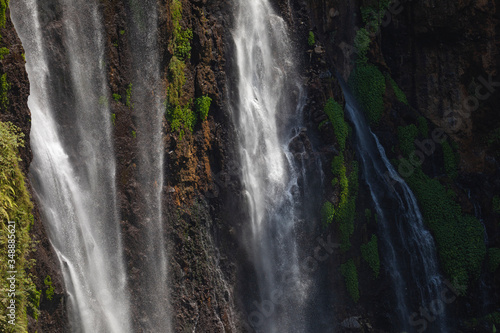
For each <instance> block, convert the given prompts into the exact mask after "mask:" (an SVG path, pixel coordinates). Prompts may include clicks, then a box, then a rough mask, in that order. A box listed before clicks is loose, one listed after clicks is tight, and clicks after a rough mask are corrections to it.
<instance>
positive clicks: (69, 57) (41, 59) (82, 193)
mask: <svg viewBox="0 0 500 333" xmlns="http://www.w3.org/2000/svg"><path fill="white" fill-rule="evenodd" d="M10 7H11V16H12V20H13V22H14V24H15V27H16V30H17V32H18V34H19V36H20V38H21V40H22V42H23V45H24V48H25V51H26V60H27V63H26V69H27V72H28V75H29V80H30V84H31V90H30V97H29V101H28V105H29V108H30V110H31V114H32V131H31V144H32V149H33V162H32V165H31V177H32V179H33V187H34V190H35V194H36V197H37V199H38V202H39V203H40V207H41V209H42V212H43V215H44V223H45V226H46V227H47V230H48V234H49V238H50V241H51V243H52V245H53V246H54V249H55V251H56V253H57V256H58V258H59V261H60V264H61V267H62V272H63V277H64V281H65V284H66V289H67V293H68V303H69V304H68V307H69V308H68V310H69V313H70V323H71V326H72V331H74V332H116V333H122V332H130V331H131V327H130V315H129V307H130V305H129V299H128V291H127V288H126V287H127V274H126V271H125V267H124V264H123V258H122V252H123V249H122V244H121V234H120V225H119V222H120V220H119V213H118V207H117V198H116V186H115V162H114V161H115V158H114V150H113V145H112V130H111V119H110V114H111V113H110V110H109V107H108V105H107V103H106V102H105V98H103V96H109V92H108V90H107V83H106V75H105V73H106V71H105V66H104V47H103V45H104V41H103V31H102V30H103V29H102V26H101V17H100V14H99V11H98V6H97V3H96V2H93V1H87V0H71V1H70V0H61V1H43V2H42V1H36V0H18V1H11V3H10ZM56 21H57V22H60V24H61V25H60V26H59V25H58V24H57V23H55V22H56Z"/></svg>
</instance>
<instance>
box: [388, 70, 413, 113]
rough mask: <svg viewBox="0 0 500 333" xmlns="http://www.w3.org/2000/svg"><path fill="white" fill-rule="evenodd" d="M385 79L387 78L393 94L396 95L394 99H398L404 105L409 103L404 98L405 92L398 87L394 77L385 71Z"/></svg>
mask: <svg viewBox="0 0 500 333" xmlns="http://www.w3.org/2000/svg"><path fill="white" fill-rule="evenodd" d="M386 76H387V79H388V80H389V83H390V84H391V87H392V90H393V91H394V94H395V95H396V99H397V100H398V101H400V102H401V103H404V104H406V105H409V103H408V99H407V98H406V94H405V93H404V92H403V90H401V88H399V86H398V84H397V83H396V81H394V79H393V78H392V77H391V76H390V75H389V73H386Z"/></svg>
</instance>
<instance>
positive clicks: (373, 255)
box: [361, 235, 380, 277]
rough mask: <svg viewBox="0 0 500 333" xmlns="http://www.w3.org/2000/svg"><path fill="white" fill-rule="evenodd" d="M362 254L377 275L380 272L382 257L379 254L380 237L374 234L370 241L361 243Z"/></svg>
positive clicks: (376, 275)
mask: <svg viewBox="0 0 500 333" xmlns="http://www.w3.org/2000/svg"><path fill="white" fill-rule="evenodd" d="M361 256H362V257H363V259H364V260H365V261H366V262H367V263H368V265H369V266H370V268H371V269H372V270H373V274H375V277H378V275H379V273H380V258H379V255H378V239H377V236H376V235H372V238H371V239H370V241H369V242H368V243H366V244H363V245H361Z"/></svg>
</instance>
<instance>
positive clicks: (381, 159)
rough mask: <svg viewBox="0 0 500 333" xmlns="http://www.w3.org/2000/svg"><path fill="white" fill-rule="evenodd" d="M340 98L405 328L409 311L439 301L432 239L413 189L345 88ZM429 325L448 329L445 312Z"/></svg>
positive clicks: (435, 329) (408, 327)
mask: <svg viewBox="0 0 500 333" xmlns="http://www.w3.org/2000/svg"><path fill="white" fill-rule="evenodd" d="M344 96H345V97H346V110H347V113H348V115H349V118H350V119H351V121H352V123H353V124H354V127H355V132H356V148H357V151H358V154H359V155H358V157H359V159H360V161H361V163H362V166H363V175H364V179H365V181H366V183H367V184H368V187H369V189H370V193H371V197H372V199H373V202H374V205H375V209H376V213H377V216H378V226H379V232H380V236H381V238H382V243H383V244H382V246H383V249H382V251H381V252H382V253H383V254H384V260H385V262H386V267H388V269H389V275H390V277H391V278H392V283H393V288H394V291H395V294H396V305H397V312H398V317H399V324H396V325H395V326H396V327H397V328H398V329H400V330H407V331H410V330H411V329H412V328H411V327H412V325H411V323H412V319H411V317H412V314H413V313H412V312H413V311H417V312H418V309H419V307H428V306H429V305H430V304H431V302H432V301H434V300H439V299H440V295H441V292H442V291H443V290H444V288H445V287H444V285H443V281H442V277H441V275H440V273H439V270H438V262H437V256H436V248H435V246H434V240H433V238H432V235H431V234H430V233H429V231H427V230H426V229H425V227H424V224H423V218H422V214H421V213H420V210H419V208H418V204H417V200H416V198H415V196H414V194H413V192H412V191H411V190H410V188H409V187H408V185H407V184H406V182H405V181H404V180H403V179H402V178H401V177H400V176H399V175H398V173H397V172H396V170H395V169H394V167H393V166H392V164H391V163H390V162H389V160H388V159H387V156H386V154H385V150H384V148H383V147H382V145H381V144H380V142H379V141H378V138H377V136H376V135H375V134H373V133H372V132H371V130H370V128H369V127H368V125H367V123H366V121H365V119H364V118H363V116H362V115H361V113H360V111H359V110H358V109H357V107H356V105H355V102H354V100H353V99H352V97H351V96H350V94H349V92H348V91H347V89H346V88H345V87H344ZM411 301H413V302H417V303H418V304H414V303H413V304H412V303H411ZM410 306H413V307H410ZM410 309H412V311H410ZM419 318H420V317H419ZM428 324H429V328H430V327H433V329H432V331H433V332H446V331H447V329H446V324H445V315H444V313H443V314H441V315H440V316H439V317H438V318H437V319H436V321H435V322H434V323H432V322H429V323H428Z"/></svg>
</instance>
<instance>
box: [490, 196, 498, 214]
mask: <svg viewBox="0 0 500 333" xmlns="http://www.w3.org/2000/svg"><path fill="white" fill-rule="evenodd" d="M491 204H492V210H493V212H494V213H496V214H500V196H498V195H495V196H494V197H493V200H491Z"/></svg>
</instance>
